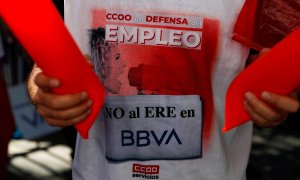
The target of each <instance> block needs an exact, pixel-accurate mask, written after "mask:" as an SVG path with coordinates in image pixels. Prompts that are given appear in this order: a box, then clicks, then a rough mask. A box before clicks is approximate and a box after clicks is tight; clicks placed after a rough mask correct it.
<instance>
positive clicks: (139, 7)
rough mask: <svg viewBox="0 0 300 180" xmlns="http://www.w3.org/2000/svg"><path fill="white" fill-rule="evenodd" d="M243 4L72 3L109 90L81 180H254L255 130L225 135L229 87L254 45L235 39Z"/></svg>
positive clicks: (74, 23) (68, 7) (82, 147)
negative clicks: (250, 167) (250, 176)
mask: <svg viewBox="0 0 300 180" xmlns="http://www.w3.org/2000/svg"><path fill="white" fill-rule="evenodd" d="M243 4H244V0H229V1H224V0H214V1H209V0H190V1H183V0H164V1H158V0H140V1H136V0H121V1H120V0H89V1H86V0H76V1H73V0H65V21H66V24H67V26H68V28H69V30H70V32H71V34H72V35H73V37H74V39H75V41H76V42H77V44H78V46H79V47H80V49H81V51H82V52H83V53H84V54H89V55H90V56H91V57H92V59H93V61H94V64H95V73H96V74H97V76H98V77H99V79H100V80H101V81H102V83H103V85H104V86H105V89H106V94H107V98H106V102H105V105H104V107H103V109H102V111H101V112H102V113H101V115H100V117H99V119H98V120H97V121H96V122H95V124H94V125H93V127H92V128H91V130H90V133H89V139H88V140H84V139H82V138H81V137H79V136H78V138H77V146H76V154H75V159H74V162H73V178H74V179H75V180H77V179H87V180H89V179H95V180H96V179H97V180H98V179H103V180H127V179H161V180H167V179H172V180H173V179H176V180H177V179H178V180H181V179H182V180H183V179H184V180H199V179H201V180H202V179H204V180H210V179H211V180H219V179H220V180H226V179H228V180H242V179H246V177H245V170H246V166H247V162H248V157H249V152H250V146H251V137H252V124H251V123H247V124H245V125H243V126H240V127H238V128H236V129H234V130H232V131H230V132H228V133H226V134H223V133H222V132H221V129H222V127H223V124H224V104H225V103H224V102H225V94H226V90H227V88H228V86H229V84H230V83H231V81H232V80H233V78H234V77H235V76H236V75H237V74H238V73H239V72H241V71H242V69H243V68H244V66H245V61H246V59H247V56H248V49H247V48H245V47H244V46H242V45H241V44H239V43H236V42H234V41H232V39H231V33H232V30H233V26H234V23H235V20H236V18H237V15H238V13H239V11H240V9H241V7H242V5H243Z"/></svg>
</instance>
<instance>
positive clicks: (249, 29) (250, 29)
mask: <svg viewBox="0 0 300 180" xmlns="http://www.w3.org/2000/svg"><path fill="white" fill-rule="evenodd" d="M299 26H300V1H295V0H259V1H258V0H246V2H245V4H244V6H243V9H242V11H241V13H240V15H239V17H238V20H237V23H236V25H235V28H234V33H233V39H234V40H236V41H239V42H241V43H242V44H245V45H247V46H249V47H251V48H254V49H256V50H258V51H260V50H261V49H262V48H264V47H269V48H270V47H273V46H274V45H275V44H277V43H278V42H279V41H281V40H282V39H283V38H285V37H286V36H287V35H288V34H290V33H291V32H292V31H294V30H295V29H296V28H297V27H299Z"/></svg>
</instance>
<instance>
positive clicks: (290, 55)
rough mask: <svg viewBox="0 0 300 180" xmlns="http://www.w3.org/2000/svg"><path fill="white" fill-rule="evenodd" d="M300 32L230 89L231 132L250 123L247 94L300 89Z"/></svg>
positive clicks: (260, 60)
mask: <svg viewBox="0 0 300 180" xmlns="http://www.w3.org/2000/svg"><path fill="white" fill-rule="evenodd" d="M299 52H300V28H298V29H297V30H295V31H294V32H293V33H292V34H290V35H289V36H288V37H286V38H285V39H284V40H283V41H281V42H280V43H279V44H278V45H276V46H275V47H274V48H272V49H271V50H270V51H269V52H267V53H266V54H265V55H263V56H262V57H260V58H258V59H257V60H256V61H255V62H254V63H252V64H251V65H250V66H249V67H247V68H246V69H245V70H244V71H243V72H242V73H241V74H240V75H239V76H238V77H237V78H236V79H235V80H234V81H233V82H232V84H231V85H230V87H229V89H228V91H227V95H226V110H225V127H224V129H223V131H228V130H230V129H232V128H234V127H236V126H238V125H240V124H242V123H245V122H247V121H249V120H250V117H249V115H248V113H247V112H246V111H245V110H244V108H243V101H244V94H245V93H246V92H247V91H250V92H253V93H254V94H255V95H256V96H260V94H261V93H262V92H263V91H270V92H274V93H278V94H283V95H287V94H289V93H291V92H292V91H293V90H295V89H296V88H297V87H299V86H300V71H299V67H300V54H299Z"/></svg>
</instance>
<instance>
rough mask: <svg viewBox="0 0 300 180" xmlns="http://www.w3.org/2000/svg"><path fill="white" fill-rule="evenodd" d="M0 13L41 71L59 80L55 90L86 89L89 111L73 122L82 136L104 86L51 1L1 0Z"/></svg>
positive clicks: (92, 117) (93, 115)
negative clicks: (58, 85)
mask: <svg viewBox="0 0 300 180" xmlns="http://www.w3.org/2000/svg"><path fill="white" fill-rule="evenodd" d="M0 13H1V16H2V18H3V19H4V21H5V22H6V23H7V25H8V26H9V27H10V29H11V30H12V32H13V33H14V34H15V36H16V37H17V39H18V40H19V41H20V43H21V44H22V45H23V47H24V48H25V49H26V50H27V52H28V53H29V54H30V56H31V57H32V58H33V60H34V61H35V62H36V64H37V65H38V66H39V67H40V68H41V69H43V71H44V73H45V74H47V75H49V76H52V77H56V78H58V79H59V80H60V81H61V87H59V88H57V89H55V90H54V92H55V93H58V94H65V93H75V92H80V91H87V92H88V94H89V98H91V99H92V100H93V106H92V112H91V114H90V115H89V116H88V117H87V118H86V119H85V120H84V121H82V122H81V123H79V124H78V125H76V128H77V130H78V131H79V133H80V134H81V136H82V137H83V138H87V137H88V131H89V129H90V127H91V126H92V124H93V122H94V120H95V119H96V117H97V116H98V113H99V111H100V109H101V106H102V104H103V101H104V89H103V87H102V85H101V83H100V82H99V80H98V79H97V76H96V75H95V74H94V73H93V71H92V69H91V68H90V66H89V65H88V64H87V62H86V60H85V58H84V56H83V55H82V54H81V52H80V50H79V48H78V47H77V46H76V44H75V42H74V40H73V39H72V37H71V35H70V34H69V32H68V31H67V29H66V28H65V26H64V23H63V21H62V19H61V18H60V16H59V13H58V12H57V11H56V8H55V6H54V5H53V4H52V2H51V1H50V0H43V1H35V0H27V1H0Z"/></svg>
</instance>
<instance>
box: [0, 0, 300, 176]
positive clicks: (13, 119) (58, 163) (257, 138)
mask: <svg viewBox="0 0 300 180" xmlns="http://www.w3.org/2000/svg"><path fill="white" fill-rule="evenodd" d="M53 2H54V3H55V5H56V7H57V9H58V10H59V12H60V13H61V15H62V16H63V1H61V0H53ZM32 66H33V63H32V61H31V59H30V57H29V56H28V55H27V54H26V53H25V52H24V50H23V49H22V47H21V46H20V45H19V43H18V42H17V41H16V40H15V38H14V37H13V35H12V34H11V32H10V31H9V29H8V28H7V27H6V26H5V24H4V23H3V22H2V20H1V19H0V97H1V101H0V120H1V121H2V125H1V126H0V131H1V133H0V179H5V177H6V179H8V180H69V179H72V178H71V163H72V157H73V153H74V150H73V149H74V145H75V137H76V132H75V130H74V128H73V127H69V128H63V129H62V128H53V127H49V126H47V125H46V124H45V123H44V121H43V119H42V118H41V117H40V116H39V115H38V114H37V112H36V111H35V109H34V107H33V105H32V104H31V103H30V101H29V99H28V97H27V92H26V88H25V84H26V80H27V78H28V75H29V72H30V70H31V68H32ZM299 129H300V112H297V113H295V114H292V115H290V116H289V118H288V120H287V121H286V122H284V123H283V124H281V125H280V126H278V127H276V128H273V129H266V128H258V127H255V128H254V134H253V146H252V150H251V156H250V161H249V165H248V170H247V176H248V179H249V180H286V179H288V180H300V170H299V168H300V131H299Z"/></svg>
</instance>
